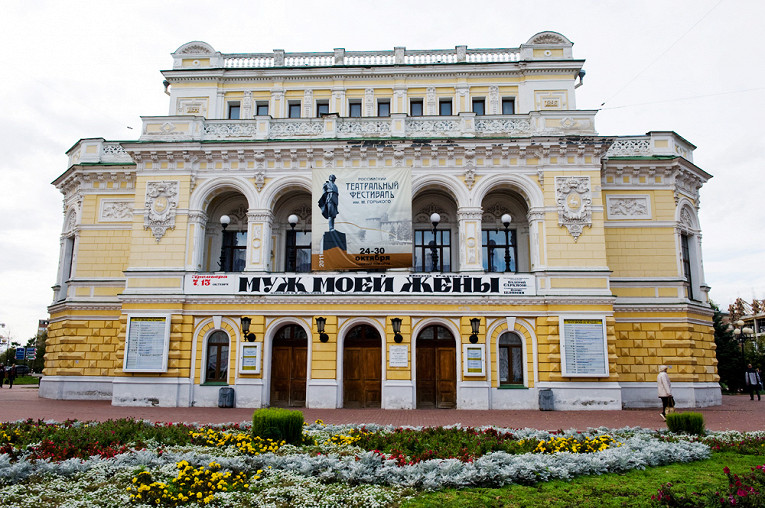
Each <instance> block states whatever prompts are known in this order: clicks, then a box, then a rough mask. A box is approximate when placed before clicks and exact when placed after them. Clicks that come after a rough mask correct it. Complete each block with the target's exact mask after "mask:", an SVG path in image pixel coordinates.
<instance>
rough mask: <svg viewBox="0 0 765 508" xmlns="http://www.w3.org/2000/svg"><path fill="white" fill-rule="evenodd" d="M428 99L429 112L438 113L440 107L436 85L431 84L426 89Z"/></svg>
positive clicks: (430, 113) (431, 113)
mask: <svg viewBox="0 0 765 508" xmlns="http://www.w3.org/2000/svg"><path fill="white" fill-rule="evenodd" d="M425 100H426V101H427V105H426V107H427V111H428V112H427V114H428V115H436V114H438V109H437V106H438V104H436V87H434V86H429V87H428V88H427V90H426V99H425Z"/></svg>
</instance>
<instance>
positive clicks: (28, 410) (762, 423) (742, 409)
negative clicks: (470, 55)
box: [0, 385, 765, 431]
mask: <svg viewBox="0 0 765 508" xmlns="http://www.w3.org/2000/svg"><path fill="white" fill-rule="evenodd" d="M722 400H723V403H722V405H721V406H713V407H707V408H695V409H680V411H681V412H682V411H696V412H699V413H702V414H703V415H704V420H705V422H706V426H707V428H708V429H710V430H740V431H752V430H765V400H763V401H757V400H756V399H755V400H754V401H751V400H749V397H748V396H747V395H723V398H722ZM657 402H658V400H657ZM302 411H303V415H304V417H305V420H306V421H307V422H312V421H314V420H317V419H321V420H323V421H324V422H325V423H378V424H385V425H388V424H389V425H396V426H400V425H423V426H437V425H451V424H457V423H459V424H462V425H467V426H482V425H497V426H501V427H510V428H523V427H531V428H536V429H544V430H558V429H572V428H574V429H577V430H585V429H587V428H588V427H599V426H605V427H611V428H620V427H626V426H640V427H645V428H653V429H661V428H665V424H664V422H663V421H662V420H661V417H660V416H659V413H660V411H661V410H660V408H658V407H657V408H652V409H627V410H622V411H536V410H517V411H511V410H508V411H500V410H487V411H472V410H456V409H455V410H446V409H425V410H422V409H417V410H391V409H302ZM252 412H253V409H252V408H217V407H215V408H207V407H124V406H112V405H111V403H110V402H108V401H89V400H88V401H85V400H50V399H42V398H40V397H38V396H37V387H30V386H25V385H16V386H14V387H13V389H8V386H7V385H6V386H4V387H3V388H2V389H0V421H15V420H22V419H26V418H32V419H35V420H37V419H43V420H56V421H64V420H67V419H77V420H81V421H89V420H96V421H103V420H109V419H115V418H127V417H132V418H137V419H145V420H149V421H154V422H187V423H191V422H196V423H227V422H242V421H249V420H250V419H251V417H252Z"/></svg>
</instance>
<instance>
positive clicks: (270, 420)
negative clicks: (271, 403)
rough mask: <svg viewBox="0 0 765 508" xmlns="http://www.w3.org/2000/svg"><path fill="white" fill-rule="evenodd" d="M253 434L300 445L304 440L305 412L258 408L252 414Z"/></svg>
mask: <svg viewBox="0 0 765 508" xmlns="http://www.w3.org/2000/svg"><path fill="white" fill-rule="evenodd" d="M252 435H253V436H259V437H262V438H263V439H273V440H274V441H286V442H287V443H289V444H294V445H299V444H301V442H302V440H303V413H302V412H301V411H290V410H289V409H282V408H276V407H271V408H266V409H258V410H256V411H255V412H254V413H253V415H252Z"/></svg>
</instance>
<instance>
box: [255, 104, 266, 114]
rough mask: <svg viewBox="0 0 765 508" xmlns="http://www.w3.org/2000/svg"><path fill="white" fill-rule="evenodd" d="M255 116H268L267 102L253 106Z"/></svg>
mask: <svg viewBox="0 0 765 508" xmlns="http://www.w3.org/2000/svg"><path fill="white" fill-rule="evenodd" d="M255 108H256V109H255V114H256V115H257V116H268V103H267V102H258V103H257V105H256V106H255Z"/></svg>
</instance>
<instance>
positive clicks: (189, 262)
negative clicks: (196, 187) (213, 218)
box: [186, 210, 207, 271]
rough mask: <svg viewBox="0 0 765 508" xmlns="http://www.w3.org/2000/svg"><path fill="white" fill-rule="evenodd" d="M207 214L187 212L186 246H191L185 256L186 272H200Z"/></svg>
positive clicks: (197, 211)
mask: <svg viewBox="0 0 765 508" xmlns="http://www.w3.org/2000/svg"><path fill="white" fill-rule="evenodd" d="M206 227H207V214H206V213H204V212H202V211H199V210H196V211H189V225H188V231H187V233H186V245H187V247H188V246H191V252H188V253H187V255H186V270H189V271H200V270H202V259H203V257H202V256H204V250H205V229H206Z"/></svg>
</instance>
